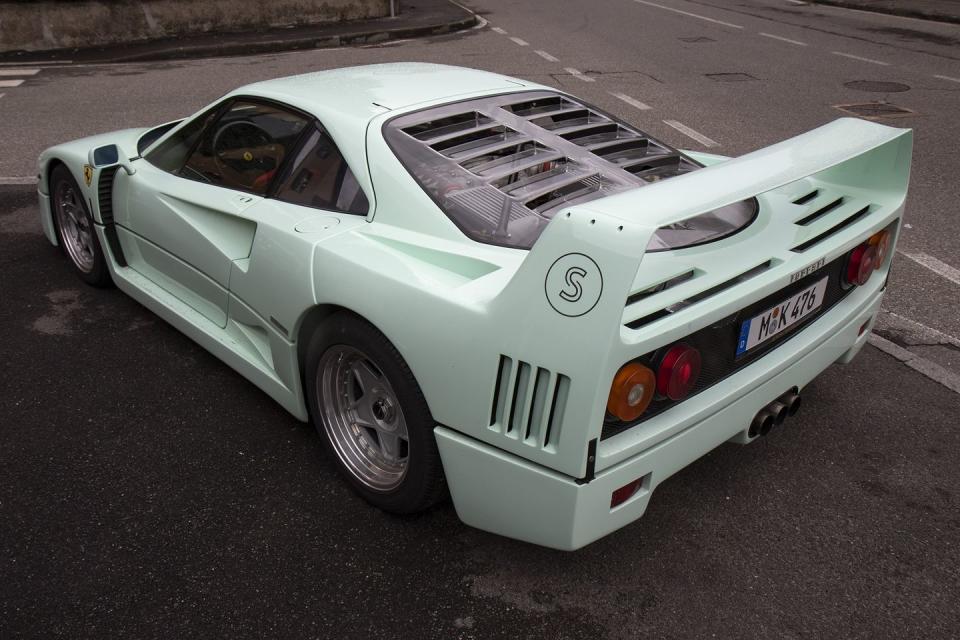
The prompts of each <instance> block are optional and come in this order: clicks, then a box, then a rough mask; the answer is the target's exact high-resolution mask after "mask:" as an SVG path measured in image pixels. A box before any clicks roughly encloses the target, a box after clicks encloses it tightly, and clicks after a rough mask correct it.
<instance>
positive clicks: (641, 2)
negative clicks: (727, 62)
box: [633, 0, 743, 29]
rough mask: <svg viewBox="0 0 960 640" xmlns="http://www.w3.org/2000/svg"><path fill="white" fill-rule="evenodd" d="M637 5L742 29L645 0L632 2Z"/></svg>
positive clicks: (728, 23) (730, 23)
mask: <svg viewBox="0 0 960 640" xmlns="http://www.w3.org/2000/svg"><path fill="white" fill-rule="evenodd" d="M633 1H634V2H636V3H638V4H645V5H647V6H648V7H656V8H658V9H666V10H667V11H673V12H674V13H679V14H682V15H685V16H690V17H691V18H697V19H699V20H706V21H707V22H712V23H714V24H722V25H723V26H725V27H733V28H734V29H743V27H741V26H740V25H739V24H733V23H732V22H724V21H723V20H714V19H713V18H708V17H707V16H701V15H699V14H696V13H690V12H689V11H681V10H680V9H674V8H673V7H666V6H664V5H662V4H657V3H656V2H647V0H633Z"/></svg>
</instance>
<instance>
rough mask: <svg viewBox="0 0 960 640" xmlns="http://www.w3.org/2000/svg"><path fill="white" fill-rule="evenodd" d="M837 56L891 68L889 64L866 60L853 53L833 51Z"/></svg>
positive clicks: (870, 59)
mask: <svg viewBox="0 0 960 640" xmlns="http://www.w3.org/2000/svg"><path fill="white" fill-rule="evenodd" d="M830 53H832V54H833V55H835V56H843V57H844V58H850V59H851V60H859V61H860V62H869V63H870V64H879V65H882V66H884V67H889V66H890V63H889V62H883V61H882V60H874V59H873V58H864V57H862V56H855V55H853V54H852V53H844V52H842V51H831V52H830Z"/></svg>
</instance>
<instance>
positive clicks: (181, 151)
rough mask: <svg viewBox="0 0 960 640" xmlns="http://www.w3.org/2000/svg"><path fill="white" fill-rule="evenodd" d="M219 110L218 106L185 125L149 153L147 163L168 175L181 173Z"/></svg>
mask: <svg viewBox="0 0 960 640" xmlns="http://www.w3.org/2000/svg"><path fill="white" fill-rule="evenodd" d="M219 109H220V107H219V105H218V106H216V107H214V108H212V109H210V110H209V111H207V112H206V113H204V114H202V115H199V116H197V117H196V118H195V119H193V120H191V121H190V122H188V123H187V124H185V125H184V126H183V127H181V128H180V129H179V130H178V131H176V132H175V133H174V134H173V135H171V136H170V137H169V138H167V139H166V140H164V141H163V142H162V143H161V144H159V145H158V146H157V148H156V149H154V150H153V151H151V152H150V153H148V154H147V155H146V160H147V162H149V163H150V164H152V165H154V166H155V167H158V168H160V169H163V170H164V171H166V172H168V173H179V172H180V169H181V168H183V164H184V163H185V162H186V161H187V156H188V155H190V152H191V151H193V148H194V147H195V146H197V140H199V139H200V134H201V133H203V130H204V129H205V128H206V127H207V126H208V125H209V124H210V123H211V122H213V119H214V117H215V116H216V115H217V112H218V111H219Z"/></svg>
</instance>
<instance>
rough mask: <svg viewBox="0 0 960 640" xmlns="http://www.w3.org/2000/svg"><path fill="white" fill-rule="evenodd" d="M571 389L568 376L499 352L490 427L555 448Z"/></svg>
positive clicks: (534, 443) (548, 447)
mask: <svg viewBox="0 0 960 640" xmlns="http://www.w3.org/2000/svg"><path fill="white" fill-rule="evenodd" d="M569 393H570V378H569V377H567V376H565V375H563V374H562V373H555V372H552V371H550V370H548V369H544V368H543V367H537V366H534V365H531V364H530V363H527V362H524V361H522V360H516V359H514V358H510V357H509V356H504V355H501V356H500V363H499V365H498V367H497V376H496V385H495V387H494V393H493V402H492V404H491V407H490V426H489V428H490V429H491V430H492V431H496V432H497V433H501V434H503V435H504V436H506V437H508V438H512V439H514V440H518V441H520V442H522V443H524V444H526V445H529V446H532V447H538V448H540V449H545V450H548V451H549V450H555V448H556V443H557V442H559V440H560V427H561V425H562V424H563V413H564V410H565V408H566V405H567V398H568V396H569Z"/></svg>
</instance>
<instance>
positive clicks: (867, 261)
mask: <svg viewBox="0 0 960 640" xmlns="http://www.w3.org/2000/svg"><path fill="white" fill-rule="evenodd" d="M876 268H877V246H876V245H874V244H870V242H869V241H867V242H864V243H863V244H861V245H858V246H856V247H854V249H853V251H851V252H850V256H849V257H848V258H847V272H846V281H847V284H848V285H857V286H862V285H864V284H866V283H867V280H869V279H870V274H872V273H873V272H874V270H875V269H876Z"/></svg>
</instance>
